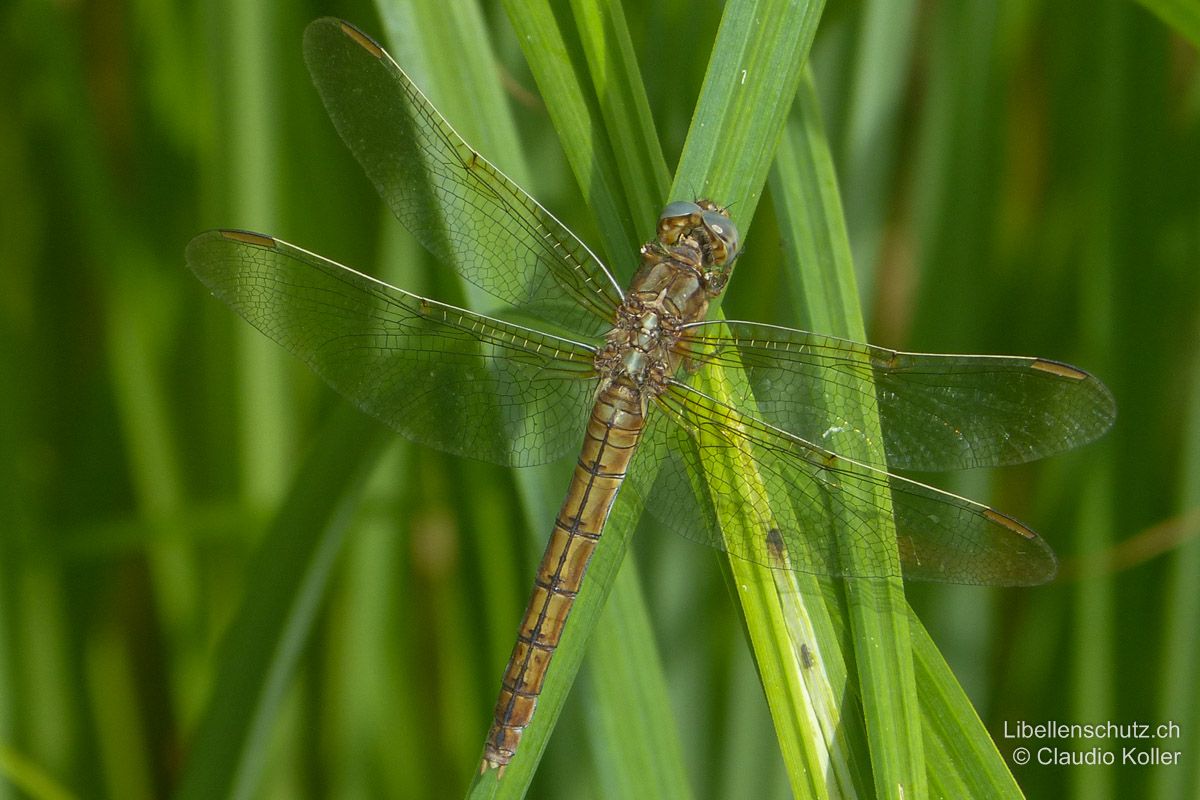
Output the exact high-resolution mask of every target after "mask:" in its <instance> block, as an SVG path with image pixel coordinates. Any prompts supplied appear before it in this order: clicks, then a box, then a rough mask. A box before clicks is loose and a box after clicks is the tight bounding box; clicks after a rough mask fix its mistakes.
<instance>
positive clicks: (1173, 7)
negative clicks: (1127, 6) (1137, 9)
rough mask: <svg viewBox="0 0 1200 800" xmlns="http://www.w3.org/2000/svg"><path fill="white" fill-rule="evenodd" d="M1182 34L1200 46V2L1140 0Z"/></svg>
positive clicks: (1191, 0)
mask: <svg viewBox="0 0 1200 800" xmlns="http://www.w3.org/2000/svg"><path fill="white" fill-rule="evenodd" d="M1138 2H1139V3H1141V4H1142V5H1143V6H1145V7H1146V8H1148V9H1150V10H1151V11H1153V12H1154V13H1155V14H1157V15H1158V16H1159V18H1160V19H1162V21H1163V22H1165V23H1167V24H1168V25H1170V26H1171V27H1172V28H1174V29H1175V30H1176V31H1178V32H1179V33H1180V34H1181V35H1183V36H1186V37H1187V38H1188V41H1190V42H1191V43H1192V44H1193V45H1195V46H1196V47H1200V4H1198V3H1196V2H1195V0H1138Z"/></svg>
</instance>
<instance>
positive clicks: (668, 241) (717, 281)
mask: <svg viewBox="0 0 1200 800" xmlns="http://www.w3.org/2000/svg"><path fill="white" fill-rule="evenodd" d="M685 238H688V239H691V240H692V242H693V243H694V244H695V245H696V246H697V247H699V249H700V251H701V252H702V253H703V254H704V265H705V271H704V282H705V289H706V290H707V292H708V294H709V295H710V296H712V297H716V296H717V295H719V294H720V293H721V292H722V291H724V289H725V284H726V283H728V282H729V273H730V272H732V271H733V262H734V259H735V258H737V252H738V231H737V227H736V226H735V225H734V224H733V222H732V221H731V220H730V219H729V212H728V210H727V209H724V208H722V207H721V206H718V205H717V204H716V203H714V202H712V201H711V200H697V201H696V202H694V203H693V202H689V201H686V200H677V201H675V202H673V203H668V204H667V207H666V208H664V209H663V211H662V213H661V214H659V215H658V240H659V241H660V242H662V243H663V244H664V245H666V246H667V247H670V246H672V245H676V244H679V243H680V242H681V240H683V239H685Z"/></svg>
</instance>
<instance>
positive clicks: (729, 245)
mask: <svg viewBox="0 0 1200 800" xmlns="http://www.w3.org/2000/svg"><path fill="white" fill-rule="evenodd" d="M700 219H701V221H703V222H704V227H705V229H706V230H707V231H708V233H709V236H710V237H711V238H712V242H713V245H714V247H713V250H714V251H722V252H715V255H716V256H717V259H716V260H717V263H718V264H724V263H727V262H729V261H730V260H732V259H733V257H734V256H736V255H737V250H738V231H737V226H736V225H734V224H733V222H732V221H730V219H729V217H727V216H725V215H724V214H722V213H721V212H720V211H705V212H704V213H703V214H702V215H701V217H700ZM718 245H719V246H718Z"/></svg>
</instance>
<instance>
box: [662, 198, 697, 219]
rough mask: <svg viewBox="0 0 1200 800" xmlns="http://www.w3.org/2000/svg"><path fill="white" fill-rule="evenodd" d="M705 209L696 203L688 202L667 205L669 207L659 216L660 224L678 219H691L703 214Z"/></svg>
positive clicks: (677, 201)
mask: <svg viewBox="0 0 1200 800" xmlns="http://www.w3.org/2000/svg"><path fill="white" fill-rule="evenodd" d="M703 211H704V209H702V208H700V206H698V205H696V204H695V203H692V202H689V201H687V200H676V201H675V202H673V203H667V207H666V208H664V209H663V210H662V213H661V214H659V215H658V221H659V222H665V221H667V220H670V219H675V218H676V217H691V216H693V215H695V214H700V213H703Z"/></svg>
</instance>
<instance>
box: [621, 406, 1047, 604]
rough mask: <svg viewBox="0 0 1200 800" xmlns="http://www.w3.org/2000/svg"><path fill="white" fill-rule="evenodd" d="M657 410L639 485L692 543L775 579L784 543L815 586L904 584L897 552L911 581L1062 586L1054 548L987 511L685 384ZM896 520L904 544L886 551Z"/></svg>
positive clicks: (637, 459) (636, 469) (653, 508)
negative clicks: (828, 581)
mask: <svg viewBox="0 0 1200 800" xmlns="http://www.w3.org/2000/svg"><path fill="white" fill-rule="evenodd" d="M656 410H657V412H658V413H656V414H655V415H654V416H653V417H652V419H651V421H650V423H649V425H648V428H647V430H646V432H645V434H644V435H643V440H642V443H641V445H640V446H639V449H638V453H637V454H636V455H635V456H634V464H633V467H632V468H631V469H630V473H629V475H630V477H629V480H630V481H632V482H633V485H634V486H635V487H636V489H637V491H639V492H641V493H642V494H643V495H644V496H645V498H646V508H647V510H649V511H650V512H651V513H652V514H653V515H654V516H655V518H656V519H658V520H659V521H660V522H662V523H663V524H665V525H666V526H668V527H670V528H672V529H674V530H675V531H677V532H678V533H680V534H682V535H683V536H686V537H688V538H690V539H693V540H696V541H699V542H702V543H704V544H708V545H710V546H713V547H716V548H718V549H720V550H725V551H728V552H730V553H733V554H734V555H736V556H739V557H741V558H745V559H748V560H750V561H754V562H756V563H759V564H764V565H766V566H772V567H775V566H778V559H775V558H771V557H770V551H769V547H770V541H771V539H772V538H775V540H776V541H777V542H782V543H783V545H784V547H785V548H786V550H787V553H788V560H789V561H790V563H791V567H792V568H793V569H797V570H800V571H802V572H808V573H812V574H817V575H833V576H844V577H858V578H881V577H887V576H892V575H895V574H896V569H895V566H894V565H893V564H892V563H891V562H890V561H889V548H891V547H893V546H897V547H898V550H899V554H900V563H901V567H902V574H903V577H904V578H907V579H915V580H929V581H940V582H948V583H965V584H986V585H1000V586H1007V585H1031V584H1038V583H1044V582H1045V581H1048V580H1050V579H1051V578H1052V577H1053V576H1054V573H1055V570H1056V565H1055V559H1054V554H1053V553H1052V552H1051V550H1050V548H1049V547H1048V546H1047V545H1046V543H1045V542H1044V541H1043V540H1042V539H1041V538H1039V537H1038V536H1037V534H1035V533H1034V532H1033V531H1031V530H1029V529H1028V528H1026V527H1025V526H1023V525H1021V524H1020V523H1019V522H1017V521H1015V520H1013V519H1011V518H1009V517H1006V516H1004V515H1003V514H1000V513H999V512H996V511H993V510H992V509H990V508H987V507H986V506H983V505H980V504H978V503H974V502H971V501H970V500H967V499H965V498H962V497H958V496H956V495H952V494H949V493H946V492H942V491H940V490H938V489H935V488H933V487H930V486H926V485H924V484H921V483H917V482H915V481H911V480H907V479H905V478H901V477H899V476H896V475H891V474H888V473H887V472H884V471H883V470H880V469H876V468H874V467H871V466H869V465H866V464H862V463H860V462H856V461H852V460H850V459H846V458H842V457H840V456H837V455H835V454H833V453H831V452H829V451H828V450H824V449H822V448H820V447H817V446H815V445H813V444H811V443H809V442H805V441H803V440H801V439H798V438H797V437H794V436H791V435H789V434H787V433H785V432H784V431H781V430H778V429H776V428H773V427H772V426H770V425H768V424H766V423H764V422H762V421H761V420H758V419H755V418H753V417H750V416H747V415H744V414H741V413H739V412H737V411H735V410H734V409H732V408H730V407H729V406H726V405H724V404H722V403H720V402H718V401H716V400H714V399H712V398H710V397H708V396H707V395H704V394H702V393H700V392H698V391H696V390H694V389H691V388H689V387H687V386H685V385H683V384H679V383H674V384H673V385H672V386H671V387H670V388H669V389H668V390H667V391H666V392H665V393H664V394H662V395H660V396H659V398H658V403H657V409H656ZM725 459H730V460H731V461H741V462H742V463H746V462H747V461H748V462H749V463H751V464H752V465H753V471H754V473H755V474H756V475H757V478H758V480H759V481H761V483H762V485H763V486H764V487H765V489H766V496H765V497H762V496H760V497H758V498H755V497H754V496H753V495H750V496H747V494H746V493H745V492H743V491H740V489H739V486H738V485H737V483H738V482H740V481H744V480H746V477H745V474H744V473H742V474H741V475H739V476H738V477H734V476H733V475H732V474H722V472H721V471H720V470H719V469H713V468H712V465H713V464H714V463H720V462H721V461H723V460H725ZM889 497H890V503H889V500H888V498H889ZM738 516H741V517H744V518H746V519H747V520H748V523H747V524H746V525H745V526H744V530H745V531H747V533H745V534H744V535H740V536H736V535H735V536H733V538H728V537H729V536H730V531H729V529H728V528H727V527H726V528H725V529H724V530H723V529H722V525H721V523H720V520H721V519H733V518H736V517H738ZM893 518H894V520H895V528H894V529H895V531H896V537H897V538H896V541H895V543H894V544H893V543H892V542H886V541H884V540H883V536H884V535H885V534H884V532H885V531H891V530H892V529H893V528H892V520H893ZM845 537H849V540H847V539H846V538H845ZM839 541H840V542H841V544H840V545H839ZM847 547H855V548H857V554H858V556H857V560H850V559H847V558H846V555H847V550H846V549H845V548H847Z"/></svg>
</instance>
